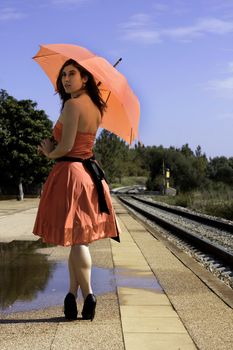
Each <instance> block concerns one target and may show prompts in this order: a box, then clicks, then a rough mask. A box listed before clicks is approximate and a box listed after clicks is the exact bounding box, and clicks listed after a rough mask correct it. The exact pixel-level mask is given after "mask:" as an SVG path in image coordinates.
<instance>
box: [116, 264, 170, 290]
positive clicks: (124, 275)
mask: <svg viewBox="0 0 233 350" xmlns="http://www.w3.org/2000/svg"><path fill="white" fill-rule="evenodd" d="M115 276H116V281H117V285H118V287H127V288H136V289H148V290H152V291H154V292H159V293H161V292H162V291H163V289H162V287H161V286H160V284H159V283H158V281H157V280H156V278H155V276H154V275H152V274H147V273H143V272H142V271H138V270H134V269H126V268H123V269H122V268H117V269H115Z"/></svg>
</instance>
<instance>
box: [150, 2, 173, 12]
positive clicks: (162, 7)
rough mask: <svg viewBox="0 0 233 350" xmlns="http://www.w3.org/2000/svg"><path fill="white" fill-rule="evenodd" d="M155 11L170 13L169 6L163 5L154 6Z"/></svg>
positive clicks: (156, 4)
mask: <svg viewBox="0 0 233 350" xmlns="http://www.w3.org/2000/svg"><path fill="white" fill-rule="evenodd" d="M152 6H153V9H155V10H156V11H157V12H167V11H169V6H168V5H167V4H163V3H162V2H161V3H155V4H153V5H152Z"/></svg>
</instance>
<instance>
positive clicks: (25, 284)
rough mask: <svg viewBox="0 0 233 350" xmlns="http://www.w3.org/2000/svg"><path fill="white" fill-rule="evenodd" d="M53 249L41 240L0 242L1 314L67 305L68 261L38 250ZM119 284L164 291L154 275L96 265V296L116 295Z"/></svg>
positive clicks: (93, 269) (94, 278)
mask: <svg viewBox="0 0 233 350" xmlns="http://www.w3.org/2000/svg"><path fill="white" fill-rule="evenodd" d="M50 246H51V245H46V244H44V243H42V242H41V241H40V240H38V241H36V242H35V241H34V242H30V241H13V242H11V243H0V313H11V312H19V311H29V310H33V309H40V308H46V307H50V306H56V305H62V304H63V300H64V296H65V295H66V293H67V290H68V283H69V273H68V267H67V261H62V262H54V261H50V260H48V259H47V256H46V254H42V253H41V250H40V252H39V251H37V249H39V248H45V247H50ZM116 281H117V285H118V286H119V287H127V288H136V289H147V290H152V291H154V292H161V291H162V288H161V286H160V285H159V283H158V282H157V280H156V278H155V277H154V276H153V275H152V274H147V273H143V272H140V271H137V270H134V269H126V268H115V270H113V269H105V268H99V267H96V266H93V268H92V287H93V290H94V291H95V294H96V295H100V294H104V293H109V292H114V291H115V290H116ZM79 297H80V295H79Z"/></svg>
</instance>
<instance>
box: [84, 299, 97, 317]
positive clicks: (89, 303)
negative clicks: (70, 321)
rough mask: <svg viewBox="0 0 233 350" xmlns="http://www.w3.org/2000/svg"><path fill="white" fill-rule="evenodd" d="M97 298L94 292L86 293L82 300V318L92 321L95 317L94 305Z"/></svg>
mask: <svg viewBox="0 0 233 350" xmlns="http://www.w3.org/2000/svg"><path fill="white" fill-rule="evenodd" d="M96 303H97V299H96V296H95V295H94V294H88V296H87V297H86V299H85V301H84V305H83V310H82V316H83V319H84V320H91V321H93V319H94V317H95V307H96Z"/></svg>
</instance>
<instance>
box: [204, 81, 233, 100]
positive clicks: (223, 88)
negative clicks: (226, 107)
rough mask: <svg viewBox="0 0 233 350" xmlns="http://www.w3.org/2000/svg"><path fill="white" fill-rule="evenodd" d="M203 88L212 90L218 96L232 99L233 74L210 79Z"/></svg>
mask: <svg viewBox="0 0 233 350" xmlns="http://www.w3.org/2000/svg"><path fill="white" fill-rule="evenodd" d="M204 88H205V90H209V91H213V92H214V93H215V94H216V95H217V96H218V97H221V98H227V99H233V76H230V77H227V78H225V79H215V80H210V81H208V82H207V84H206V85H205V86H204Z"/></svg>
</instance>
